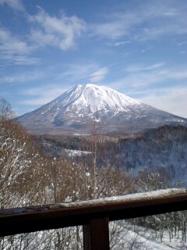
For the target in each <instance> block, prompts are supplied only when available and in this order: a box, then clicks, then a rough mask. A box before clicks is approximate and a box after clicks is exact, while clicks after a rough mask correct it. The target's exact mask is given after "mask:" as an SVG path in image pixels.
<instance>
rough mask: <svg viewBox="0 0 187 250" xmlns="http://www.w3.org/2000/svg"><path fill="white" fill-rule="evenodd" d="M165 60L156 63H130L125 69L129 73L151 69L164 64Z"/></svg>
mask: <svg viewBox="0 0 187 250" xmlns="http://www.w3.org/2000/svg"><path fill="white" fill-rule="evenodd" d="M164 64H165V63H164V62H160V63H155V64H151V65H136V64H135V65H129V66H128V67H127V68H126V69H125V70H126V71H127V72H129V73H131V72H132V73H133V72H140V71H151V70H155V69H158V68H161V67H162V66H164Z"/></svg>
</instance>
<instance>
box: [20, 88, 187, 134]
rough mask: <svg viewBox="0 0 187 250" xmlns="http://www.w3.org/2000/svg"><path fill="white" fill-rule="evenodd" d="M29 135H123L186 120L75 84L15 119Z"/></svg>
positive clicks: (111, 92) (119, 95)
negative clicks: (44, 103) (96, 133)
mask: <svg viewBox="0 0 187 250" xmlns="http://www.w3.org/2000/svg"><path fill="white" fill-rule="evenodd" d="M18 121H19V122H21V123H22V125H23V126H24V127H26V128H27V129H28V130H29V131H30V132H32V133H42V134H44V133H81V134H85V133H90V132H91V130H92V129H93V126H94V127H96V129H97V131H98V132H99V133H109V132H115V133H118V132H120V133H126V132H136V131H141V130H143V129H146V128H152V127H157V126H160V125H165V124H171V123H172V124H175V123H177V124H178V123H179V124H184V125H186V124H187V120H186V119H183V118H180V117H177V116H174V115H171V114H169V113H167V112H164V111H161V110H158V109H155V108H153V107H151V106H149V105H146V104H143V103H141V102H139V101H137V100H135V99H132V98H130V97H128V96H126V95H125V94H122V93H120V92H118V91H116V90H113V89H111V88H109V87H105V86H98V85H94V84H86V85H77V86H75V87H74V88H72V89H70V90H68V91H66V92H65V93H63V94H62V95H60V96H59V97H57V98H56V99H55V100H53V101H52V102H50V103H48V104H46V105H44V106H42V107H41V108H39V109H37V110H35V111H32V112H30V113H27V114H25V115H23V116H21V117H19V118H18Z"/></svg>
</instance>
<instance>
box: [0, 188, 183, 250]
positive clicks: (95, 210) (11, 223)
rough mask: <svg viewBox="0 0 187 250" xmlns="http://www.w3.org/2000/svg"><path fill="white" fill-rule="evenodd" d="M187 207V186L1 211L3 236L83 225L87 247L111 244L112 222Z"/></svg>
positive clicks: (98, 248) (88, 249) (93, 248)
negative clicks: (110, 229)
mask: <svg viewBox="0 0 187 250" xmlns="http://www.w3.org/2000/svg"><path fill="white" fill-rule="evenodd" d="M181 210H187V190H186V189H166V190H157V191H153V192H148V193H140V194H131V195H125V196H117V197H111V198H105V199H96V200H91V201H82V202H72V203H61V204H53V205H46V206H37V207H36V206H35V207H26V208H12V209H1V210H0V236H1V237H2V236H7V235H13V234H19V233H28V232H35V231H40V230H47V229H57V228H64V227H69V226H77V225H83V241H84V249H85V250H106V249H110V247H109V229H108V223H109V221H113V220H121V219H127V218H135V217H141V216H148V215H154V214H161V213H166V212H172V211H181Z"/></svg>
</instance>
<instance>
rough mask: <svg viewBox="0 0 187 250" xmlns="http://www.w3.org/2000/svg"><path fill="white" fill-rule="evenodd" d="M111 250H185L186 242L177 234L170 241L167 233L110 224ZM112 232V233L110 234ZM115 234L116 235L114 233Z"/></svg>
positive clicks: (125, 223) (114, 223)
mask: <svg viewBox="0 0 187 250" xmlns="http://www.w3.org/2000/svg"><path fill="white" fill-rule="evenodd" d="M110 231H111V234H110V235H113V236H111V249H112V250H124V249H129V250H136V249H137V250H174V249H175V250H186V249H187V242H185V241H183V240H182V235H181V233H180V232H179V233H178V234H177V236H175V237H173V238H172V239H170V237H169V234H168V232H166V231H165V232H163V237H162V240H161V237H160V236H159V232H156V231H154V230H150V229H147V228H143V227H140V226H136V225H131V224H128V223H127V222H120V223H118V222H112V223H110ZM112 232H113V233H112ZM115 232H116V233H115Z"/></svg>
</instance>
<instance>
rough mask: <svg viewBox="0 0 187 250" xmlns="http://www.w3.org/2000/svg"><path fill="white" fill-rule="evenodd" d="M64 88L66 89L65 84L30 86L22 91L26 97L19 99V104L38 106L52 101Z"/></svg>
mask: <svg viewBox="0 0 187 250" xmlns="http://www.w3.org/2000/svg"><path fill="white" fill-rule="evenodd" d="M65 90H67V86H62V87H60V86H58V85H47V86H41V87H36V88H30V89H27V90H25V91H23V92H22V94H23V95H24V96H26V98H25V99H24V100H22V101H20V104H24V105H28V106H33V107H34V106H35V107H36V106H37V107H38V106H41V105H44V104H46V103H48V102H50V101H52V100H53V99H55V98H56V97H58V96H59V95H61V94H62V93H63V92H64V91H65Z"/></svg>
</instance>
